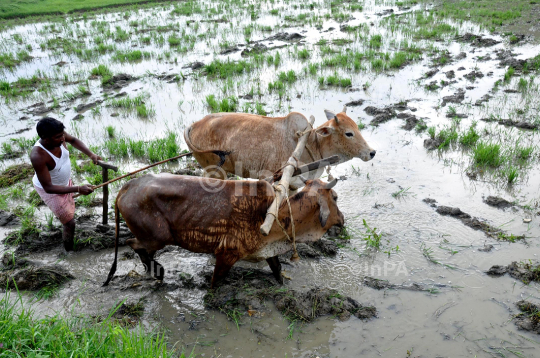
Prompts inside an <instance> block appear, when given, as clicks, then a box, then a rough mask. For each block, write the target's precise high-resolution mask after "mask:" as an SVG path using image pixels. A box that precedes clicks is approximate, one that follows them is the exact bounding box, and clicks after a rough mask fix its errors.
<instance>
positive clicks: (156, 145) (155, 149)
mask: <svg viewBox="0 0 540 358" xmlns="http://www.w3.org/2000/svg"><path fill="white" fill-rule="evenodd" d="M177 139H178V138H177V135H176V133H173V132H170V133H169V134H167V136H166V137H165V138H160V139H154V140H151V141H150V142H148V145H147V149H148V159H150V161H151V162H159V161H162V160H165V159H168V158H172V157H176V156H177V155H178V153H179V152H180V147H179V146H178V143H177Z"/></svg>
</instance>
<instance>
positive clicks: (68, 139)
mask: <svg viewBox="0 0 540 358" xmlns="http://www.w3.org/2000/svg"><path fill="white" fill-rule="evenodd" d="M64 138H65V139H66V142H68V143H69V144H71V145H72V146H73V148H75V149H78V150H80V151H81V152H83V153H84V154H86V155H87V156H88V157H89V158H90V159H92V161H93V162H94V164H97V161H98V160H101V157H100V156H99V155H97V154H94V153H92V151H91V150H90V149H88V147H87V146H86V145H85V144H84V143H83V142H82V141H81V140H80V139H78V138H75V137H74V136H72V135H69V134H67V133H66V132H64ZM40 181H41V180H40Z"/></svg>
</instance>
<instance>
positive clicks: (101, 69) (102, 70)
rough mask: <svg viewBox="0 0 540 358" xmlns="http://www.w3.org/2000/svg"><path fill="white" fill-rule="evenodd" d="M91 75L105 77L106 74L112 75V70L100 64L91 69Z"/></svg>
mask: <svg viewBox="0 0 540 358" xmlns="http://www.w3.org/2000/svg"><path fill="white" fill-rule="evenodd" d="M90 75H92V76H100V77H104V76H111V75H112V72H111V70H110V69H109V68H108V67H107V66H105V65H99V66H97V67H94V68H92V69H91V70H90Z"/></svg>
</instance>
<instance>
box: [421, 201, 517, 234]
mask: <svg viewBox="0 0 540 358" xmlns="http://www.w3.org/2000/svg"><path fill="white" fill-rule="evenodd" d="M426 200H429V199H424V202H426V203H428V204H431V207H434V208H437V210H436V212H437V213H438V214H440V215H443V216H452V217H454V218H456V219H459V220H460V221H461V222H462V223H463V224H464V225H465V226H468V227H470V228H471V229H474V230H480V231H483V232H484V234H486V236H489V237H493V238H500V236H503V239H504V237H506V236H507V235H506V234H505V233H504V232H503V231H502V230H500V229H498V228H496V227H493V226H491V225H489V224H487V223H485V222H483V221H480V220H479V219H478V218H475V217H473V216H471V215H469V214H467V213H465V212H463V211H461V209H460V208H453V207H450V206H444V205H439V206H437V205H435V204H434V203H429V202H427V201H426ZM511 237H512V240H509V241H515V240H519V239H522V238H523V237H522V236H515V237H514V236H513V235H512V236H511Z"/></svg>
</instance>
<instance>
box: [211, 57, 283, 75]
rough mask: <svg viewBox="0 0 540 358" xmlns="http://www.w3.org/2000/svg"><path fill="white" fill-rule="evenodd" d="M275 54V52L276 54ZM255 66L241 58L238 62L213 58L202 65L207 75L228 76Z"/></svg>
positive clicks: (249, 69) (248, 70)
mask: <svg viewBox="0 0 540 358" xmlns="http://www.w3.org/2000/svg"><path fill="white" fill-rule="evenodd" d="M276 56H277V54H276ZM254 68H255V66H254V64H252V63H251V62H248V61H245V60H242V61H238V62H231V61H229V60H227V61H221V60H214V61H212V62H211V63H209V64H208V65H206V66H205V67H204V69H205V72H206V74H207V75H208V76H209V77H216V78H228V77H231V76H234V75H241V74H243V73H247V72H251V71H252V70H253V69H254Z"/></svg>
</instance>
